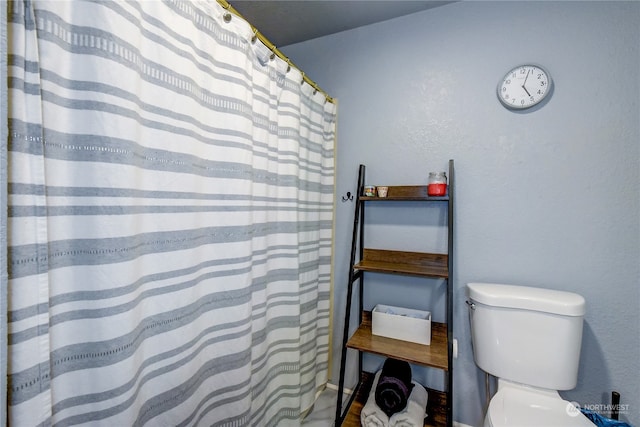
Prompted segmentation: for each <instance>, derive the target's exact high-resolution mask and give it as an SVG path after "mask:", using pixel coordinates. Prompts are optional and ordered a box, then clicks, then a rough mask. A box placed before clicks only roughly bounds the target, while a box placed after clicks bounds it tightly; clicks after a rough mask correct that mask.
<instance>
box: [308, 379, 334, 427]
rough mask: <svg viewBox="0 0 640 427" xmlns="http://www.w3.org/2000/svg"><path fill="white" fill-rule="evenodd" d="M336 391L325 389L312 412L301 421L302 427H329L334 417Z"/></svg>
mask: <svg viewBox="0 0 640 427" xmlns="http://www.w3.org/2000/svg"><path fill="white" fill-rule="evenodd" d="M337 396H338V391H337V390H331V389H328V388H325V389H324V391H323V392H322V393H320V396H319V397H318V400H316V403H315V404H314V405H313V410H312V411H311V412H310V413H309V415H307V416H306V417H305V419H304V420H302V426H303V427H331V426H333V421H334V418H335V416H336V398H337Z"/></svg>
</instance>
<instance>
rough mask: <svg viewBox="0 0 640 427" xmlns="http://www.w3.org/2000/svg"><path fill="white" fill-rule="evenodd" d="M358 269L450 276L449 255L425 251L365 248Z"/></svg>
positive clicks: (427, 275)
mask: <svg viewBox="0 0 640 427" xmlns="http://www.w3.org/2000/svg"><path fill="white" fill-rule="evenodd" d="M354 268H355V269H356V270H363V271H374V272H379V273H392V274H408V275H412V276H423V277H440V278H445V279H446V278H448V277H449V256H448V255H447V254H432V253H424V252H405V251H390V250H384V249H366V248H365V249H364V250H363V257H362V260H361V261H360V262H359V263H358V264H356V265H355V266H354Z"/></svg>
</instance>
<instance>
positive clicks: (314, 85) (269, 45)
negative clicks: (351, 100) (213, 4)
mask: <svg viewBox="0 0 640 427" xmlns="http://www.w3.org/2000/svg"><path fill="white" fill-rule="evenodd" d="M216 1H217V2H218V3H219V4H220V6H222V7H223V8H224V9H225V10H228V11H229V12H231V13H233V14H234V15H236V16H239V17H240V18H242V19H244V20H245V21H247V19H245V17H244V16H242V14H241V13H240V12H238V11H237V10H236V9H235V8H234V7H233V6H231V3H229V2H228V1H227V0H216ZM247 22H248V23H249V25H250V26H251V29H252V30H253V33H254V36H255V37H258V39H259V40H260V41H261V42H262V43H263V44H264V45H265V46H266V47H267V48H268V49H269V50H270V51H271V52H273V53H274V54H275V55H276V56H277V57H278V58H280V59H282V60H283V61H285V62H286V63H287V64H289V65H290V66H291V67H294V68H295V69H297V70H298V71H300V73H302V78H303V80H304V81H305V82H307V83H308V84H309V85H310V86H311V87H312V88H314V89H315V90H317V91H318V92H320V93H321V94H323V95H324V97H325V99H326V100H327V101H328V102H331V103H332V104H333V103H334V99H333V98H332V97H330V96H329V94H328V93H327V92H325V91H324V90H322V89H321V88H320V86H318V84H317V83H316V82H314V81H313V80H311V79H310V78H309V77H307V75H306V74H305V73H304V72H303V71H302V70H301V69H300V67H298V66H297V65H295V64H294V63H293V62H291V60H290V59H289V58H287V57H286V56H285V55H284V54H283V53H282V52H280V50H278V48H277V47H276V46H275V45H274V44H273V43H271V42H270V41H269V39H267V38H266V37H265V36H264V34H262V33H261V32H260V31H259V30H258V29H257V28H256V27H254V26H253V25H252V24H251V22H249V21H247Z"/></svg>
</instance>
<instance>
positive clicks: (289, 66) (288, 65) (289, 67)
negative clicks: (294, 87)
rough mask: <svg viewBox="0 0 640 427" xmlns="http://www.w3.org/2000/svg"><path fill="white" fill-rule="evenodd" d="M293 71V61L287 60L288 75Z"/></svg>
mask: <svg viewBox="0 0 640 427" xmlns="http://www.w3.org/2000/svg"><path fill="white" fill-rule="evenodd" d="M289 71H291V60H290V59H289V58H287V73H288V72H289Z"/></svg>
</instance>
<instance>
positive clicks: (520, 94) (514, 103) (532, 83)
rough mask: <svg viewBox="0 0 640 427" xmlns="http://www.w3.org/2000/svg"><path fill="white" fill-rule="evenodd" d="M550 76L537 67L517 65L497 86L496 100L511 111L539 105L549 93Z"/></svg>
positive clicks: (550, 85)
mask: <svg viewBox="0 0 640 427" xmlns="http://www.w3.org/2000/svg"><path fill="white" fill-rule="evenodd" d="M552 85H553V82H552V81H551V75H550V74H549V73H548V72H547V71H546V70H545V69H544V68H542V67H541V66H539V65H531V64H524V65H518V66H517V67H514V68H513V69H511V70H509V72H508V73H507V74H505V76H504V77H503V78H502V80H501V81H500V83H499V84H498V99H500V102H502V105H504V106H505V107H507V108H509V109H513V110H524V109H526V108H531V107H533V106H534V105H538V104H540V103H541V102H542V101H543V100H544V99H545V98H547V96H549V94H550V93H551V87H552Z"/></svg>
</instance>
